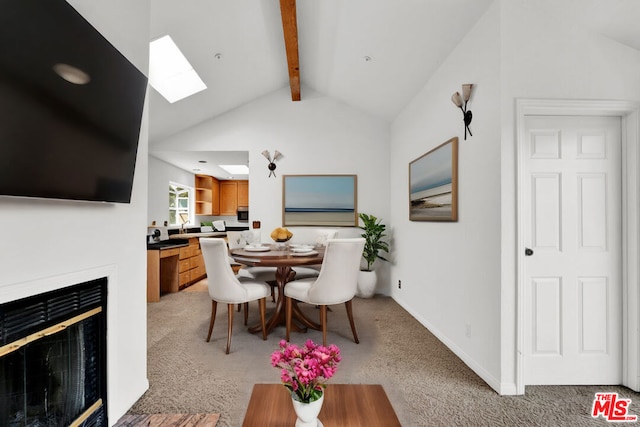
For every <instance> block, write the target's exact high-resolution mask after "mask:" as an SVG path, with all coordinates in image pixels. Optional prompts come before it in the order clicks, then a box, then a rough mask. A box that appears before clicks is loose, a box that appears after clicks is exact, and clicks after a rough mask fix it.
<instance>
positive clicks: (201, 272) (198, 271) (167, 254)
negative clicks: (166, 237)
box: [147, 237, 206, 302]
mask: <svg viewBox="0 0 640 427" xmlns="http://www.w3.org/2000/svg"><path fill="white" fill-rule="evenodd" d="M205 276H206V271H205V268H204V259H203V258H202V251H201V250H200V241H199V239H198V238H197V237H192V238H189V240H188V245H187V246H181V247H177V248H165V249H152V250H147V302H158V301H160V295H161V294H163V293H168V292H178V291H179V290H181V289H184V288H186V287H187V286H190V285H192V284H194V283H195V282H197V281H198V280H200V279H203V278H204V277H205Z"/></svg>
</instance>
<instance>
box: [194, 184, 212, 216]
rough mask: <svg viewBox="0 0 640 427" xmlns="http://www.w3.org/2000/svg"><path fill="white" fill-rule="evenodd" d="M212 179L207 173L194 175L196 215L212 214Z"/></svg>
mask: <svg viewBox="0 0 640 427" xmlns="http://www.w3.org/2000/svg"><path fill="white" fill-rule="evenodd" d="M214 179H215V178H213V177H212V176H209V175H196V176H195V189H196V215H213V180H214Z"/></svg>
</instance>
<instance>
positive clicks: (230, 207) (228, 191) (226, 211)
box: [220, 181, 238, 215]
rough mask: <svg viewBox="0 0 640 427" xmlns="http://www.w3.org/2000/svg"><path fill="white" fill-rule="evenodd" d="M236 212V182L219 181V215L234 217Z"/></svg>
mask: <svg viewBox="0 0 640 427" xmlns="http://www.w3.org/2000/svg"><path fill="white" fill-rule="evenodd" d="M237 210H238V182H237V181H220V215H236V213H237Z"/></svg>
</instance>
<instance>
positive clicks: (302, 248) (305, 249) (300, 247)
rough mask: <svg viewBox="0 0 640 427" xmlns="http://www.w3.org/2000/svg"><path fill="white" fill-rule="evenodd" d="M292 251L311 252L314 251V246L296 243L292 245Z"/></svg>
mask: <svg viewBox="0 0 640 427" xmlns="http://www.w3.org/2000/svg"><path fill="white" fill-rule="evenodd" d="M290 248H291V252H294V253H309V252H313V247H312V246H305V245H296V246H291V247H290Z"/></svg>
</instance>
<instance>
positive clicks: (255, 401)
mask: <svg viewBox="0 0 640 427" xmlns="http://www.w3.org/2000/svg"><path fill="white" fill-rule="evenodd" d="M318 419H319V420H320V421H321V422H322V423H323V424H324V425H325V427H339V426H340V427H361V426H369V427H375V426H380V427H393V426H400V421H398V417H397V416H396V413H395V412H394V411H393V407H392V406H391V402H389V399H388V398H387V394H386V393H385V392H384V389H383V388H382V386H381V385H380V384H329V385H327V389H326V390H325V396H324V403H323V404H322V410H321V411H320V415H319V416H318ZM295 422H296V414H295V412H294V411H293V405H292V404H291V394H290V393H289V391H288V390H287V389H286V388H285V387H284V386H283V385H282V384H255V385H254V386H253V392H252V393H251V399H250V400H249V407H248V408H247V413H246V415H245V417H244V422H243V423H242V426H243V427H253V426H255V427H279V426H282V427H292V426H293V425H295Z"/></svg>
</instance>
